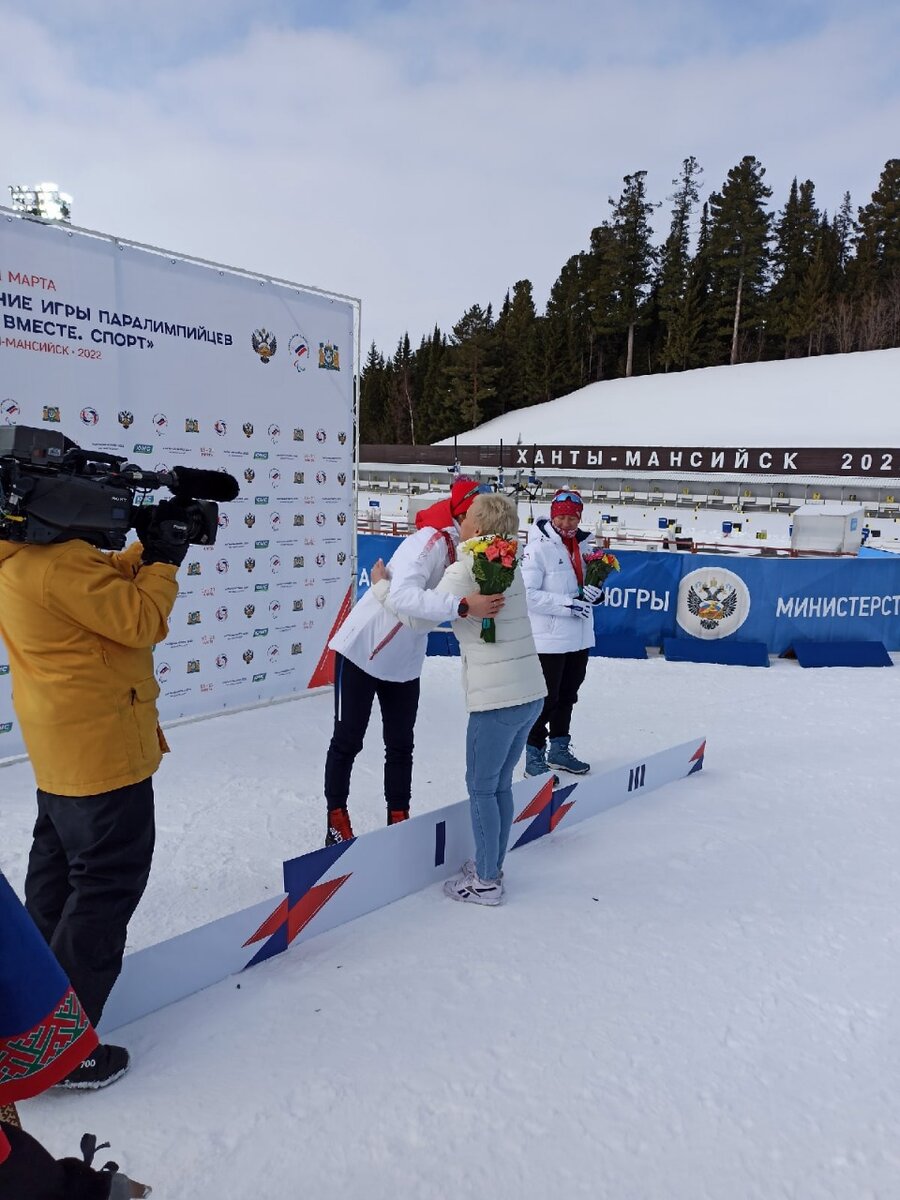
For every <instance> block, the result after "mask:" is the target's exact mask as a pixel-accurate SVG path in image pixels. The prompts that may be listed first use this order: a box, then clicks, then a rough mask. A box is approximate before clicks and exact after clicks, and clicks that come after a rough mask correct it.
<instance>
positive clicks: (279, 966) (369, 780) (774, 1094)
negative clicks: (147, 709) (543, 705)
mask: <svg viewBox="0 0 900 1200" xmlns="http://www.w3.org/2000/svg"><path fill="white" fill-rule="evenodd" d="M458 671H459V662H458V660H450V659H430V660H428V662H427V664H426V670H425V673H424V676H423V692H422V702H421V707H420V716H419V724H418V729H417V739H418V745H417V755H416V764H417V765H416V773H415V796H414V806H415V808H417V809H418V810H419V811H422V810H424V809H426V808H433V807H438V806H440V805H442V804H445V803H447V802H448V801H450V800H454V799H457V798H460V797H462V795H463V794H464V788H463V761H462V754H463V739H464V727H465V717H464V712H463V705H462V694H461V688H460V685H459V681H458V678H457V675H458ZM897 687H898V677H897V676H895V675H894V672H893V670H868V671H867V670H858V671H853V670H837V669H831V670H820V671H804V670H802V669H801V668H800V667H798V666H797V665H796V663H789V662H783V661H776V662H773V664H772V666H771V668H770V669H768V670H761V669H748V668H736V667H734V668H732V667H721V666H702V665H696V664H678V663H668V662H666V661H665V660H663V659H661V658H657V657H653V658H650V659H649V660H648V661H646V662H627V661H613V660H602V659H593V660H591V664H590V671H589V675H588V680H587V683H586V685H585V688H584V690H583V692H582V698H581V701H580V703H579V705H578V707H577V709H576V717H575V727H574V741H575V744H576V748H577V750H578V752H579V753H580V754H581V755H582V756H584V757H587V758H589V759H593V761H594V763H595V764H596V765H598V766H599V765H600V764H604V763H610V762H613V761H617V760H623V759H629V758H633V757H636V756H638V755H641V754H643V753H644V752H649V751H652V750H656V749H660V748H662V747H664V746H668V745H673V744H675V743H677V742H680V741H683V740H685V739H687V738H689V737H692V736H694V735H696V734H700V733H706V734H707V735H708V737H709V745H708V751H707V758H706V767H705V769H704V770H703V771H702V772H701V773H700V774H699V775H697V776H694V777H692V778H690V779H686V780H683V781H681V782H679V783H677V784H673V785H670V786H669V787H667V788H664V789H662V790H660V791H658V792H654V793H652V794H650V795H648V796H644V797H640V798H635V799H633V800H631V801H629V802H628V803H627V804H626V805H624V806H623V807H621V808H618V809H615V810H613V811H611V812H609V813H607V814H605V815H603V816H601V817H598V818H596V819H594V820H592V821H588V822H585V823H583V824H580V825H578V826H576V827H574V828H572V829H571V830H569V831H560V832H558V833H556V834H553V835H551V836H550V837H549V838H544V839H541V840H540V841H538V842H537V843H535V844H533V845H531V846H528V847H526V848H524V849H522V850H519V851H516V853H515V854H514V855H513V856H512V857H511V859H510V860H509V863H508V864H507V885H508V901H507V903H506V904H505V905H504V906H503V907H501V908H499V909H479V908H474V907H470V906H463V905H456V904H453V903H452V902H450V901H449V900H446V899H445V898H444V897H443V896H442V895H441V894H440V892H439V890H437V889H433V890H428V891H427V892H424V893H420V894H417V895H414V896H411V897H408V898H407V899H405V900H403V901H401V902H399V903H397V904H395V905H393V906H391V907H390V908H387V909H383V910H381V911H380V912H377V913H374V914H372V915H370V916H367V917H365V918H362V919H360V920H358V921H356V922H354V923H352V924H350V925H348V926H344V927H343V928H341V929H338V930H336V931H334V932H332V933H329V934H326V935H323V936H322V937H320V938H317V939H314V940H313V941H311V942H309V943H307V944H306V945H304V946H302V947H297V948H295V949H294V950H293V951H292V952H289V953H287V954H286V955H283V956H281V957H279V958H276V959H274V960H272V961H270V962H268V963H265V964H263V965H262V966H260V967H257V968H254V969H253V970H252V971H249V972H247V973H245V974H243V975H242V976H240V977H238V978H236V979H231V980H227V981H225V982H223V983H221V984H219V985H217V986H216V987H214V988H211V989H209V990H208V991H206V992H204V993H201V994H199V995H197V996H194V997H192V998H190V999H189V1000H186V1001H183V1002H182V1003H180V1004H178V1005H175V1006H172V1007H171V1008H169V1009H166V1010H164V1011H162V1012H159V1013H157V1014H154V1015H153V1016H151V1017H149V1018H147V1019H145V1020H143V1021H141V1022H139V1023H136V1024H135V1025H133V1026H131V1027H129V1028H127V1029H125V1030H122V1031H120V1033H119V1038H120V1040H121V1041H122V1042H124V1043H125V1044H127V1045H128V1046H129V1047H130V1049H131V1051H132V1053H133V1058H134V1065H133V1068H132V1070H131V1072H130V1073H129V1075H128V1076H126V1077H125V1078H124V1079H123V1080H122V1081H121V1082H119V1083H117V1084H116V1085H115V1086H113V1087H111V1088H109V1089H108V1090H106V1091H105V1092H99V1093H97V1094H84V1095H76V1094H71V1093H62V1094H60V1093H52V1094H49V1095H45V1096H43V1097H40V1098H38V1099H36V1100H33V1101H29V1102H28V1103H26V1104H24V1105H22V1109H21V1112H22V1117H23V1119H24V1121H25V1123H26V1125H27V1126H28V1127H29V1128H30V1129H31V1130H32V1131H34V1132H35V1133H36V1134H37V1135H38V1136H40V1137H41V1138H42V1139H43V1140H44V1141H45V1142H46V1143H47V1144H48V1146H50V1147H51V1148H52V1149H53V1150H54V1151H55V1152H56V1153H58V1154H64V1153H77V1145H78V1139H79V1137H80V1135H81V1133H82V1132H83V1131H84V1130H86V1129H89V1130H91V1131H93V1132H95V1133H97V1134H99V1135H102V1137H103V1138H105V1139H109V1140H110V1141H111V1142H112V1145H113V1149H112V1152H111V1153H114V1155H115V1157H116V1158H119V1159H120V1161H121V1162H122V1163H123V1164H124V1165H125V1166H126V1167H127V1169H129V1170H130V1171H132V1172H133V1173H134V1174H135V1175H136V1176H137V1177H138V1178H140V1179H146V1180H147V1181H148V1182H150V1183H152V1184H153V1185H154V1186H155V1192H154V1196H155V1197H159V1200H169V1198H170V1197H171V1198H172V1200H175V1198H179V1200H180V1198H182V1197H198V1198H199V1197H202V1198H203V1200H206V1198H207V1197H209V1198H210V1200H212V1198H216V1200H255V1198H256V1197H257V1196H284V1197H290V1198H292V1200H293V1198H294V1197H298V1198H304V1200H305V1198H306V1197H315V1198H316V1200H329V1198H331V1197H335V1198H338V1197H339V1198H340V1200H357V1198H359V1200H362V1198H363V1197H365V1198H366V1200H382V1198H383V1200H388V1198H389V1200H398V1198H400V1197H403V1198H409V1200H432V1198H443V1197H448V1198H449V1197H454V1198H457V1197H462V1196H466V1197H468V1196H477V1197H491V1198H492V1200H532V1198H534V1200H537V1198H539V1197H545V1196H546V1195H548V1194H550V1195H553V1196H559V1197H562V1198H565V1200H568V1198H569V1197H591V1198H593V1200H776V1198H777V1200H781V1198H785V1200H788V1198H790V1200H819V1198H828V1200H891V1198H893V1197H895V1196H897V1195H898V1189H900V1185H898V1179H900V1100H898V1089H897V1079H898V1076H900V1022H898V1009H897V999H896V997H897V990H898V979H900V974H898V966H897V963H898V952H900V930H898V923H897V912H898V909H900V866H898V857H897V846H898V844H900V806H898V805H897V804H896V803H895V797H894V792H895V787H896V778H897V773H898V751H897V737H896V720H897V711H898V705H897ZM330 720H331V696H330V693H321V694H319V695H315V696H311V697H307V698H304V699H300V700H297V701H293V702H290V703H284V704H278V705H274V706H271V707H267V708H261V709H256V710H252V711H247V712H242V713H236V714H233V715H229V716H222V717H218V718H215V719H213V720H208V721H202V722H195V723H191V724H184V725H180V726H178V727H176V728H173V729H171V730H170V731H169V740H170V742H171V743H172V748H173V753H172V754H171V755H170V756H169V757H168V759H167V761H166V762H165V764H164V766H163V768H162V769H161V770H160V772H159V774H158V776H157V789H156V790H157V800H158V814H159V841H158V846H157V852H156V858H155V863H154V868H153V873H152V876H151V882H150V886H149V888H148V891H147V895H146V896H145V898H144V901H143V902H142V904H141V907H140V908H139V910H138V912H137V914H136V916H135V918H134V921H133V923H132V929H131V943H132V946H133V947H138V946H143V945H146V944H148V943H151V942H154V941H157V940H160V939H161V938H163V937H166V936H169V935H171V934H173V933H176V932H178V931H180V930H183V929H186V928H189V927H191V926H193V925H196V924H199V923H200V922H202V921H206V920H209V919H212V918H214V917H216V916H219V915H222V914H225V913H228V912H231V911H234V910H236V909H238V908H240V907H242V906H245V905H248V904H250V903H253V902H254V901H256V900H259V899H261V898H264V897H265V895H266V890H267V889H269V890H272V891H275V890H280V885H281V881H280V871H279V867H280V861H281V859H282V857H285V856H290V855H294V854H296V853H298V852H302V851H304V850H307V849H311V848H312V847H314V846H316V845H317V844H319V840H320V838H321V835H322V832H323V824H324V814H323V802H322V799H321V774H322V763H323V759H324V753H325V747H326V744H327V738H328V734H329V730H330ZM380 757H381V756H380V752H379V722H378V720H377V718H376V719H374V720H373V725H372V729H371V730H370V737H369V740H368V742H367V745H366V749H365V750H364V752H363V755H362V756H361V758H360V760H359V762H358V764H357V769H356V773H355V776H354V794H353V798H352V807H353V815H354V820H355V823H356V827H357V830H358V832H365V831H366V830H367V829H371V828H374V827H376V826H377V825H379V824H380V823H381V821H382V820H383V815H382V801H381V796H380ZM0 783H2V790H3V796H4V804H3V827H4V838H3V842H2V846H0V867H2V868H3V870H4V871H5V872H6V873H7V874H8V876H9V877H10V879H11V881H12V882H13V884H14V886H16V887H17V888H19V889H20V888H21V884H22V880H23V877H24V870H25V858H26V855H27V849H28V845H29V828H30V823H31V821H32V818H33V803H34V802H33V792H32V779H31V773H30V769H29V767H28V765H27V764H26V763H22V764H18V765H14V766H11V767H6V768H5V769H4V770H3V771H2V773H0Z"/></svg>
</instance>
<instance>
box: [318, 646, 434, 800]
mask: <svg viewBox="0 0 900 1200" xmlns="http://www.w3.org/2000/svg"><path fill="white" fill-rule="evenodd" d="M334 658H335V663H334V733H333V734H332V736H331V744H330V745H329V747H328V754H327V755H326V758H325V800H326V802H327V804H328V807H329V808H344V807H346V804H347V797H348V796H349V795H350V775H351V773H352V771H353V761H354V759H355V758H356V756H357V754H359V752H360V750H362V746H363V739H364V738H365V736H366V729H367V728H368V726H369V718H370V716H371V715H372V702H373V701H374V699H375V697H376V696H377V697H378V704H379V706H380V708H381V727H382V730H383V733H384V798H385V800H386V801H387V807H388V812H390V811H392V810H393V811H397V810H403V811H406V812H408V811H409V799H410V795H411V793H412V763H413V729H414V727H415V724H416V713H417V712H418V710H419V681H418V679H409V680H407V681H406V682H404V683H391V682H388V681H387V680H384V679H376V678H375V676H374V675H369V674H368V672H366V671H362V670H360V668H359V667H357V666H356V664H355V663H352V662H351V661H350V659H349V658H344V656H343V655H342V654H336V655H335V656H334Z"/></svg>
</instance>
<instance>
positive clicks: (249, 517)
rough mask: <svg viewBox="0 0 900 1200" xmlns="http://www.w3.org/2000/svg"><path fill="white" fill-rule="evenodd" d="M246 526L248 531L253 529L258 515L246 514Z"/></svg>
mask: <svg viewBox="0 0 900 1200" xmlns="http://www.w3.org/2000/svg"><path fill="white" fill-rule="evenodd" d="M244 524H245V525H246V526H247V528H248V529H252V528H253V526H254V525H255V524H256V513H252V512H248V513H245V514H244Z"/></svg>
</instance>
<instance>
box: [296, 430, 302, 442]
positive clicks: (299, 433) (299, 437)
mask: <svg viewBox="0 0 900 1200" xmlns="http://www.w3.org/2000/svg"><path fill="white" fill-rule="evenodd" d="M303 436H304V435H303V430H302V429H295V430H294V441H295V442H302V441H303Z"/></svg>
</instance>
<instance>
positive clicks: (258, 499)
mask: <svg viewBox="0 0 900 1200" xmlns="http://www.w3.org/2000/svg"><path fill="white" fill-rule="evenodd" d="M253 503H254V504H268V503H269V497H268V496H254V497H253Z"/></svg>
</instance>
